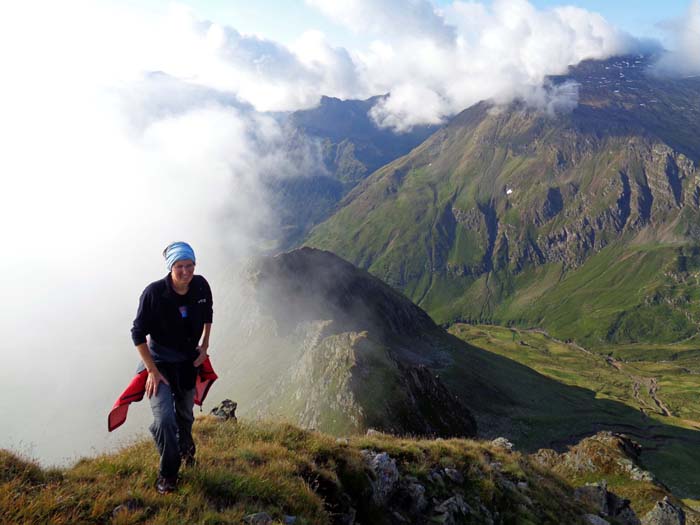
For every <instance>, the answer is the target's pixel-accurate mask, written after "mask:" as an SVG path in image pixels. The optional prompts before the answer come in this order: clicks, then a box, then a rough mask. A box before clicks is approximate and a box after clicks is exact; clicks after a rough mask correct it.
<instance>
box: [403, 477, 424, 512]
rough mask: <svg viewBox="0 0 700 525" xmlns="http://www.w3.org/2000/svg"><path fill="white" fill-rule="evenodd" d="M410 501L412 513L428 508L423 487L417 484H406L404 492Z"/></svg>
mask: <svg viewBox="0 0 700 525" xmlns="http://www.w3.org/2000/svg"><path fill="white" fill-rule="evenodd" d="M406 492H407V494H408V497H409V498H410V501H411V511H412V512H413V513H416V512H422V511H424V510H425V509H426V507H427V506H428V500H426V499H425V487H424V486H423V485H421V484H420V483H417V482H411V483H409V484H408V487H407V490H406Z"/></svg>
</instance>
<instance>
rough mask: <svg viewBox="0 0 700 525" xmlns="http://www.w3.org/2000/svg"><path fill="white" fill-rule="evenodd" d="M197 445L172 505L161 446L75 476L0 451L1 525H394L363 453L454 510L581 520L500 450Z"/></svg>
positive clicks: (276, 434)
mask: <svg viewBox="0 0 700 525" xmlns="http://www.w3.org/2000/svg"><path fill="white" fill-rule="evenodd" d="M194 436H195V440H196V443H197V447H198V453H197V461H198V463H197V465H196V466H195V467H192V468H185V469H183V470H182V471H181V476H180V477H181V480H180V484H179V488H178V490H177V492H175V493H173V494H168V495H165V496H161V495H159V494H157V492H156V491H155V488H154V483H155V480H156V470H157V464H158V458H157V456H156V453H155V447H154V446H153V444H152V443H151V442H150V441H144V442H140V443H136V444H134V445H132V446H129V447H127V448H124V449H122V450H120V451H118V452H116V453H114V454H104V455H100V456H97V457H94V458H87V459H82V460H80V461H79V462H77V463H76V464H75V465H74V466H72V467H70V468H67V469H63V470H56V469H53V470H44V469H41V468H40V467H39V466H38V465H36V464H35V463H32V462H30V461H26V460H24V459H22V458H20V457H18V456H16V455H14V454H12V453H10V452H6V451H0V467H1V470H0V472H2V478H0V481H1V483H0V523H3V524H13V523H54V524H74V523H114V524H126V523H149V524H177V523H183V524H184V523H187V524H190V523H202V524H220V523H221V524H223V523H240V522H241V520H242V518H243V517H244V516H246V515H247V514H251V513H254V512H262V511H265V512H267V513H268V514H270V515H271V516H272V517H273V518H274V519H276V520H277V521H278V522H280V523H281V522H282V521H283V519H284V516H285V515H292V516H296V517H297V521H296V523H299V524H311V525H315V524H329V523H332V522H333V515H334V514H336V513H339V512H341V511H342V510H343V508H347V504H348V503H347V502H348V501H351V502H352V505H354V506H355V508H356V510H357V513H358V514H357V516H358V518H357V519H358V521H361V522H362V523H365V522H366V523H377V524H381V523H387V519H388V518H387V516H386V515H385V514H383V513H382V509H380V508H377V507H373V506H372V503H371V493H372V492H371V483H372V474H371V471H369V470H368V468H367V464H366V460H365V458H364V457H363V453H362V451H363V450H372V451H376V452H387V453H388V454H389V455H390V456H391V457H392V458H393V459H395V460H396V462H397V466H398V467H399V470H400V471H401V472H402V473H403V474H404V475H412V476H414V477H415V478H416V479H417V480H418V481H419V482H420V483H422V484H424V485H425V487H426V497H428V498H437V499H438V500H442V499H443V498H448V497H450V496H452V495H454V493H455V492H454V491H455V490H458V491H459V492H460V493H461V494H462V495H463V496H464V498H465V500H467V501H471V502H479V503H483V504H484V505H486V506H488V507H489V508H493V509H498V512H499V513H500V515H501V516H503V517H504V520H505V521H504V522H505V523H547V522H549V523H559V522H558V521H556V520H555V519H552V520H548V519H547V518H546V516H558V517H559V518H561V517H562V516H568V519H569V521H567V522H568V523H578V520H579V518H578V516H580V513H581V508H580V507H579V506H577V505H576V504H574V503H573V502H572V499H571V490H572V489H571V487H570V486H568V485H567V484H566V483H565V482H564V481H562V480H561V479H559V478H558V477H556V476H553V475H551V474H548V473H547V472H545V471H543V470H542V469H541V468H540V467H539V466H537V465H535V464H533V463H532V462H531V461H530V460H529V459H528V458H527V457H526V456H522V455H520V454H518V453H508V452H506V451H504V450H502V449H499V448H496V447H494V446H493V445H491V444H490V443H480V442H477V441H472V440H464V439H449V440H440V439H437V440H429V439H412V438H410V437H395V436H389V435H382V434H379V435H372V436H350V437H349V438H347V439H345V440H337V439H336V438H334V437H331V436H329V435H326V434H321V433H319V432H314V431H308V430H302V429H300V428H297V427H295V426H292V425H289V424H285V423H270V422H267V423H266V422H254V423H252V422H245V421H244V422H240V423H238V424H234V423H229V422H220V421H218V420H216V419H214V418H211V417H209V416H205V417H202V418H199V419H198V420H197V421H196V423H195V427H194ZM445 468H454V469H457V470H458V471H459V472H461V473H462V475H463V476H464V482H463V483H462V484H461V485H460V486H458V487H457V488H456V489H455V487H454V486H453V485H450V486H447V484H446V483H442V482H441V483H433V482H432V481H431V476H434V474H435V472H442V473H444V469H445ZM443 476H444V474H443ZM520 481H522V482H524V483H527V484H528V487H529V488H528V489H527V490H528V498H530V499H531V500H533V501H535V502H536V504H535V507H536V508H537V509H540V510H539V511H538V516H534V515H533V514H532V513H533V512H534V511H533V510H532V509H528V508H527V506H526V505H523V504H522V503H523V501H521V500H522V499H523V498H522V495H519V494H515V493H511V492H512V489H510V488H508V487H512V486H513V484H514V483H517V482H520ZM344 505H345V507H344ZM117 508H119V509H120V510H115V509H117ZM477 508H478V507H477ZM559 518H557V519H559ZM543 519H544V521H542V520H543Z"/></svg>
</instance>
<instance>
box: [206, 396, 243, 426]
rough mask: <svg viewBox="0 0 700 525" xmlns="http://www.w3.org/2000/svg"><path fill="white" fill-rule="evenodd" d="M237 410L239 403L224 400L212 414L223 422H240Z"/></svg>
mask: <svg viewBox="0 0 700 525" xmlns="http://www.w3.org/2000/svg"><path fill="white" fill-rule="evenodd" d="M237 408H238V403H236V402H235V401H231V400H230V399H224V400H223V401H222V402H221V404H219V405H217V406H215V407H214V408H213V409H212V410H211V412H210V413H211V415H213V416H216V417H218V418H219V419H222V420H229V419H232V420H233V421H238V418H237V417H236V409H237Z"/></svg>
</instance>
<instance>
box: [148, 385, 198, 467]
mask: <svg viewBox="0 0 700 525" xmlns="http://www.w3.org/2000/svg"><path fill="white" fill-rule="evenodd" d="M194 393H195V391H194V388H193V389H192V390H186V391H185V392H183V393H182V394H181V395H175V394H173V391H172V389H171V388H170V386H168V385H166V384H165V383H160V384H159V385H158V394H156V395H154V396H151V398H150V402H151V410H152V411H153V424H151V426H150V430H151V434H153V439H154V440H155V442H156V447H158V452H159V453H160V475H161V476H163V477H166V478H174V477H176V476H177V472H178V470H180V461H181V458H182V457H184V456H187V455H192V456H194V452H195V447H194V441H193V440H192V423H193V422H194V413H193V411H192V408H193V407H194Z"/></svg>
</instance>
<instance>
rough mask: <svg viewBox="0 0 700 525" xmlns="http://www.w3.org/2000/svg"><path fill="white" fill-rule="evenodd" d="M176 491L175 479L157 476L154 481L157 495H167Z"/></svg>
mask: <svg viewBox="0 0 700 525" xmlns="http://www.w3.org/2000/svg"><path fill="white" fill-rule="evenodd" d="M176 489H177V478H166V477H165V476H158V479H157V480H156V490H157V491H158V494H168V493H170V492H175V490H176Z"/></svg>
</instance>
